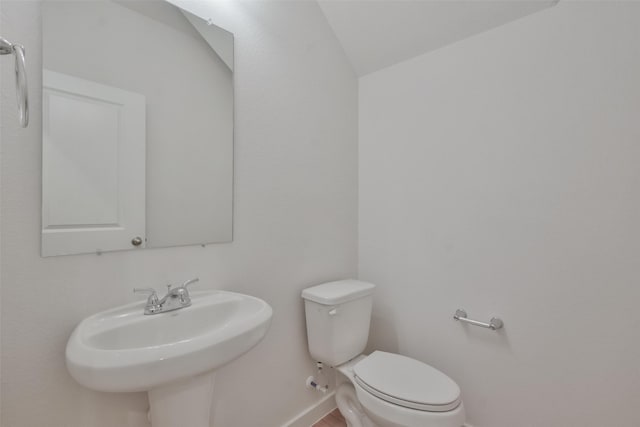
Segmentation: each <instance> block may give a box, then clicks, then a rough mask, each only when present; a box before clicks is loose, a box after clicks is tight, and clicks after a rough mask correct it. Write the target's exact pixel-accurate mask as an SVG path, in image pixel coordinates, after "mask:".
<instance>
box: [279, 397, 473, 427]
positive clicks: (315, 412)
mask: <svg viewBox="0 0 640 427" xmlns="http://www.w3.org/2000/svg"><path fill="white" fill-rule="evenodd" d="M335 394H336V393H335V391H332V392H331V393H329V394H327V395H326V396H324V397H323V398H322V399H321V400H319V401H318V402H316V403H314V404H313V405H311V406H309V407H308V408H307V409H305V410H304V411H302V412H300V413H299V414H298V415H296V416H295V417H294V418H293V419H292V420H290V421H289V422H287V423H285V424H284V425H283V426H282V427H311V426H312V425H313V424H315V423H316V422H317V421H319V420H321V419H322V417H324V416H325V415H327V414H328V413H329V412H331V411H333V410H334V409H336V407H337V406H336V399H335ZM464 427H474V426H472V425H471V424H468V423H465V424H464Z"/></svg>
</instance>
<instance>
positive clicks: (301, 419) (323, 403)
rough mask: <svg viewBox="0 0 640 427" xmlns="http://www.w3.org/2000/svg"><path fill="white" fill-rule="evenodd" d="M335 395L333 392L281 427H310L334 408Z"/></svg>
mask: <svg viewBox="0 0 640 427" xmlns="http://www.w3.org/2000/svg"><path fill="white" fill-rule="evenodd" d="M335 395H336V393H335V392H334V391H332V392H331V393H329V394H327V395H326V396H324V397H323V398H322V399H321V400H320V401H318V402H316V403H314V404H313V405H311V406H309V407H308V408H307V409H305V410H304V411H302V412H300V413H299V414H298V415H296V416H295V417H294V418H293V419H292V420H291V421H289V422H287V423H286V424H285V425H283V426H282V427H311V426H312V425H313V424H314V423H315V422H316V421H318V420H320V419H321V418H322V417H324V416H325V415H327V414H328V413H329V412H331V411H333V410H334V409H335V408H336V399H335Z"/></svg>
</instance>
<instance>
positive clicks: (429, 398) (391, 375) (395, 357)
mask: <svg viewBox="0 0 640 427" xmlns="http://www.w3.org/2000/svg"><path fill="white" fill-rule="evenodd" d="M353 372H354V380H355V382H356V383H357V385H359V386H360V387H361V388H362V389H363V390H364V391H365V392H367V393H370V394H371V395H373V396H375V397H377V398H379V399H382V400H384V401H386V402H389V403H392V404H394V405H399V406H403V407H405V408H410V409H416V410H419V411H427V412H447V411H452V410H454V409H455V408H457V407H458V406H459V405H460V402H461V399H460V388H459V387H458V385H457V384H456V383H455V382H454V381H453V380H452V379H451V378H449V377H448V376H446V375H445V374H443V373H442V372H440V371H438V370H437V369H435V368H433V367H431V366H429V365H427V364H425V363H422V362H420V361H418V360H415V359H411V358H409V357H406V356H402V355H399V354H394V353H386V352H383V351H375V352H373V353H372V354H371V355H369V356H368V357H366V358H365V359H363V360H361V361H360V362H358V363H357V364H356V365H355V366H354V367H353Z"/></svg>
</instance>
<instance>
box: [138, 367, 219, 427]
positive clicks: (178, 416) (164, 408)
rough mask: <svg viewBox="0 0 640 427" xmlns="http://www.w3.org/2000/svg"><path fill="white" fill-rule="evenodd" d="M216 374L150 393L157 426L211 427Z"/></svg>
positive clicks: (153, 416)
mask: <svg viewBox="0 0 640 427" xmlns="http://www.w3.org/2000/svg"><path fill="white" fill-rule="evenodd" d="M214 378H215V371H212V372H208V373H206V374H202V375H198V376H197V377H191V378H186V379H184V380H182V381H177V382H174V383H171V384H167V385H165V386H163V387H159V388H155V389H152V390H150V391H149V406H150V409H149V421H151V425H152V426H153V427H178V426H189V427H209V426H210V424H209V422H210V418H211V404H212V400H213V383H214Z"/></svg>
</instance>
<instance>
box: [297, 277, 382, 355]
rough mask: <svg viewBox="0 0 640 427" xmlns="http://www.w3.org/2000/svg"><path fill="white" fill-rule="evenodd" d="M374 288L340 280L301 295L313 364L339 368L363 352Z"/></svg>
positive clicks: (310, 289) (369, 284) (316, 287)
mask: <svg viewBox="0 0 640 427" xmlns="http://www.w3.org/2000/svg"><path fill="white" fill-rule="evenodd" d="M374 288H375V285H373V284H371V283H367V282H362V281H360V280H339V281H336V282H329V283H324V284H322V285H317V286H313V287H311V288H307V289H305V290H303V291H302V298H303V299H304V310H305V314H306V318H307V340H308V343H309V352H310V353H311V356H312V357H313V359H314V360H316V361H318V362H322V363H324V364H326V365H328V366H338V365H341V364H342V363H344V362H346V361H348V360H351V359H353V358H354V357H356V356H358V355H359V354H361V353H362V352H363V351H364V348H365V346H366V345H367V340H368V338H369V324H370V322H371V307H372V306H373V289H374Z"/></svg>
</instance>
